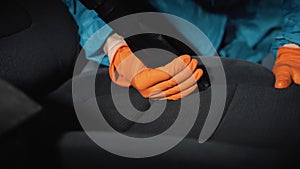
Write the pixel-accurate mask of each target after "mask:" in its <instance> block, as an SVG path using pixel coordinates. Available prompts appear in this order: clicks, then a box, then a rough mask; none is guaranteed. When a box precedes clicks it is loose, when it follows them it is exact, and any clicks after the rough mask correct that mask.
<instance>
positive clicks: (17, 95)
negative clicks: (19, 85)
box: [0, 79, 41, 137]
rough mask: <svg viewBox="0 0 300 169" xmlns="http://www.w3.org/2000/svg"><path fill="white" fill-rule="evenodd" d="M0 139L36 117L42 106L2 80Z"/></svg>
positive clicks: (0, 91) (0, 90)
mask: <svg viewBox="0 0 300 169" xmlns="http://www.w3.org/2000/svg"><path fill="white" fill-rule="evenodd" d="M0 93H1V95H0V108H1V109H0V137H1V136H2V135H3V134H5V133H7V132H9V131H11V130H13V129H14V128H16V127H18V126H19V125H20V124H21V123H24V121H26V120H28V119H30V118H31V117H33V116H34V115H36V114H37V113H38V112H39V111H40V110H41V106H40V105H38V104H37V103H36V102H34V101H33V100H31V99H30V98H29V97H28V96H26V95H25V94H24V93H23V92H21V91H19V90H18V89H16V88H15V87H13V86H12V85H11V84H9V83H7V82H5V81H3V80H1V79H0Z"/></svg>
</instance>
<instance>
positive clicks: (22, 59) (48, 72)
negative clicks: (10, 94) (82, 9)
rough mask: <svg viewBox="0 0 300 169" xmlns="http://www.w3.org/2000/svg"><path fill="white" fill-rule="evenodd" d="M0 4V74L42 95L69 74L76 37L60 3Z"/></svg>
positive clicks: (47, 0) (19, 1)
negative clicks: (0, 24) (0, 22)
mask: <svg viewBox="0 0 300 169" xmlns="http://www.w3.org/2000/svg"><path fill="white" fill-rule="evenodd" d="M0 6H1V9H2V8H7V9H6V10H3V11H2V12H1V18H3V20H1V21H2V22H3V23H2V26H1V29H0V30H1V38H0V67H1V69H0V77H1V78H3V79H5V80H7V81H9V82H11V83H12V84H14V85H16V86H17V87H18V88H21V89H22V90H24V91H25V92H26V93H28V94H29V95H31V96H41V95H45V94H46V93H48V92H50V91H52V90H53V89H55V88H56V87H58V86H59V85H60V84H62V83H63V82H64V81H66V80H67V79H68V78H69V77H71V72H72V67H73V64H74V60H75V58H76V55H77V53H78V48H79V43H78V40H79V38H78V34H77V26H76V23H75V22H74V20H73V18H72V16H71V15H70V14H69V12H68V10H67V8H66V7H65V6H64V4H63V3H62V2H61V1H60V0H43V1H39V0H13V1H3V2H1V3H0ZM7 20H9V22H8V21H7ZM5 21H7V22H5ZM2 31H3V32H2Z"/></svg>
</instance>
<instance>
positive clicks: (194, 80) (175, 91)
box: [150, 69, 203, 98]
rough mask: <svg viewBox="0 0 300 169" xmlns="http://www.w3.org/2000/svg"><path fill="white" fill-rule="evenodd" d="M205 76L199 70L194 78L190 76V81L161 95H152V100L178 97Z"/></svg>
mask: <svg viewBox="0 0 300 169" xmlns="http://www.w3.org/2000/svg"><path fill="white" fill-rule="evenodd" d="M202 75H203V71H202V69H197V70H196V71H195V72H194V73H193V75H192V76H190V77H189V78H188V79H186V80H185V81H183V82H182V83H180V84H178V85H176V86H174V87H172V88H169V89H167V90H165V91H162V90H161V91H162V92H159V93H154V94H153V93H151V94H152V95H150V98H163V97H170V96H172V95H176V94H179V93H181V92H182V91H184V90H186V89H188V88H190V87H191V86H193V85H195V84H196V83H197V81H198V80H199V79H200V78H201V76H202Z"/></svg>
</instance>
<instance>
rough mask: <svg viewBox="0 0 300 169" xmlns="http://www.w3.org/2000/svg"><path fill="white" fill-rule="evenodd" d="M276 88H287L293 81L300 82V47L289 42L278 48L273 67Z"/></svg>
mask: <svg viewBox="0 0 300 169" xmlns="http://www.w3.org/2000/svg"><path fill="white" fill-rule="evenodd" d="M273 73H274V75H275V78H276V82H275V88H287V87H289V86H290V85H291V83H292V82H294V83H296V84H300V47H299V46H298V45H295V44H287V45H284V46H282V47H280V48H279V49H278V53H277V58H276V62H275V65H274V67H273Z"/></svg>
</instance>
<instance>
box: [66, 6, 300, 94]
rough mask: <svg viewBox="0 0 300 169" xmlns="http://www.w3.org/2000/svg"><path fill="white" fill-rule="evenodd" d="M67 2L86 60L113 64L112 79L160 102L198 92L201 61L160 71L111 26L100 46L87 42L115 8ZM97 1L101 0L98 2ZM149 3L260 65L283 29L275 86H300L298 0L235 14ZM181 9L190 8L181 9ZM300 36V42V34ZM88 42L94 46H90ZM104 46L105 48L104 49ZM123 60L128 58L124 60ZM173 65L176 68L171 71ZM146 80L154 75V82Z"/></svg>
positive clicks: (230, 53) (225, 51) (182, 61)
mask: <svg viewBox="0 0 300 169" xmlns="http://www.w3.org/2000/svg"><path fill="white" fill-rule="evenodd" d="M63 1H64V3H65V4H66V5H67V6H68V8H69V11H70V12H71V13H72V15H73V17H74V18H75V20H76V22H77V24H78V26H79V34H80V36H81V41H80V44H81V46H83V48H84V50H85V52H86V55H87V58H88V59H89V60H93V61H96V62H98V63H100V64H103V65H106V66H109V67H110V68H109V70H110V77H111V79H112V81H113V82H115V83H116V84H118V85H120V86H125V87H129V86H133V87H135V88H136V89H137V90H138V91H139V92H140V93H141V94H142V96H144V97H146V98H153V99H159V100H162V99H169V100H177V99H180V98H182V97H184V96H186V95H188V94H190V93H191V92H193V91H194V90H195V88H196V81H198V80H199V79H200V78H201V76H202V75H203V70H201V69H200V68H196V67H195V65H197V63H196V62H197V61H196V60H194V59H191V58H190V57H189V56H187V55H185V56H180V57H178V58H176V59H174V60H173V61H172V62H170V63H169V64H167V65H166V66H163V67H160V68H155V69H150V68H147V67H146V66H145V65H144V64H143V63H142V62H141V61H140V60H139V59H138V58H137V57H135V56H134V55H133V53H132V52H131V50H130V48H129V47H128V45H127V44H126V42H125V41H124V39H123V38H122V37H121V36H119V35H117V34H113V33H112V32H113V30H112V29H110V28H107V30H105V31H103V32H104V33H103V34H101V35H98V36H99V41H98V42H99V44H100V47H99V45H98V44H97V45H93V44H92V45H85V44H86V43H87V41H88V39H89V38H90V37H91V36H92V34H94V33H95V32H96V31H97V30H98V29H100V28H101V27H103V26H104V25H105V24H106V22H108V21H109V20H108V21H106V22H105V21H104V20H106V18H105V17H107V16H109V12H110V11H109V10H105V9H104V8H103V7H101V5H100V7H99V4H97V3H94V4H93V1H89V2H88V3H87V1H84V0H82V2H83V3H85V4H84V5H83V4H82V3H81V2H79V1H78V2H76V0H63ZM94 2H97V0H96V1H94ZM99 2H100V1H99ZM107 2H108V1H106V2H105V1H101V3H104V5H103V4H102V6H106V7H107V6H109V5H105V3H107ZM109 2H114V1H109ZM149 2H150V4H152V5H153V6H154V7H155V8H156V9H158V10H159V11H162V12H167V13H171V14H175V15H177V16H179V17H182V18H184V19H187V20H188V21H190V22H192V23H193V24H195V25H196V26H198V27H199V28H200V29H201V30H202V31H203V32H204V33H205V34H206V35H207V36H208V38H209V39H210V40H211V41H212V43H213V45H214V46H215V47H216V48H217V49H218V51H219V53H220V54H221V56H223V57H231V58H236V59H243V60H247V61H251V62H256V63H260V62H261V61H262V59H263V58H264V57H265V56H266V55H267V54H268V52H269V48H270V46H271V42H272V40H271V39H274V37H275V35H276V34H279V33H280V32H281V35H282V36H279V37H277V38H275V40H274V43H273V47H272V52H273V54H274V56H277V57H276V62H275V65H274V68H273V73H274V75H275V77H276V82H275V85H274V86H275V88H286V87H288V86H289V85H290V84H291V83H292V82H294V83H296V84H300V83H299V81H300V80H299V79H300V70H299V66H300V64H299V63H300V59H298V58H297V57H298V55H299V52H298V50H300V49H298V46H297V44H299V43H298V42H299V41H295V40H294V39H297V36H298V35H297V34H298V32H297V31H299V30H300V29H299V30H295V29H297V28H299V27H298V23H299V22H297V14H298V10H297V9H300V3H299V2H297V1H284V2H282V1H281V0H277V1H275V2H274V3H272V4H269V3H268V2H267V1H259V2H256V1H251V0H249V1H243V2H244V6H245V9H246V10H244V11H241V10H237V12H234V13H228V11H226V10H229V9H225V12H224V11H222V12H221V13H212V12H210V11H207V10H205V9H204V8H203V7H201V6H200V5H199V4H198V1H193V0H190V1H187V2H186V1H183V0H175V1H156V0H149ZM208 2H212V1H208ZM213 2H214V3H212V5H211V7H210V8H211V9H214V7H216V9H218V2H219V1H213ZM237 2H238V1H235V0H233V1H230V3H229V4H238V3H237ZM101 3H100V4H101ZM282 3H283V4H284V5H283V7H282V9H283V10H282V11H283V14H282V15H281V13H280V12H277V11H278V10H280V6H281V5H282ZM107 4H108V3H107ZM111 4H114V3H111ZM270 5H271V6H270ZM219 6H222V5H219ZM87 8H89V9H95V10H89V9H87ZM96 8H97V9H96ZM101 8H102V9H101ZM179 8H180V10H179ZM182 8H186V9H187V10H182ZM103 9H104V10H103ZM242 9H244V8H242ZM231 11H232V10H231ZM226 12H227V13H226ZM102 13H105V14H103V15H102V16H105V17H101V14H102ZM120 13H121V11H120ZM195 14H196V15H197V16H195ZM98 15H99V16H100V17H99V16H98ZM282 16H283V17H284V20H283V23H281V18H282ZM199 18H201V19H199ZM266 20H267V22H266ZM208 23H209V24H208ZM280 25H282V28H281V30H279V29H277V28H278V27H280ZM174 26H175V27H176V28H177V29H178V30H179V31H180V32H181V33H182V34H183V35H184V36H185V37H186V38H187V39H188V40H190V41H191V42H194V41H195V39H193V36H192V35H189V31H186V30H184V27H182V26H181V25H174ZM230 34H233V35H230ZM292 39H293V40H292ZM298 39H299V40H300V38H298ZM84 46H89V47H88V48H85V47H84ZM200 48H201V47H200ZM202 48H205V47H202ZM99 49H100V51H101V52H99ZM102 49H103V50H102ZM277 50H278V53H277ZM207 55H210V54H207ZM129 56H130V57H129ZM124 60H127V62H126V63H125V62H124V64H121V62H123V61H124ZM128 65H130V66H128ZM132 65H135V66H132ZM177 66H178V67H177ZM117 67H118V68H117ZM173 67H176V68H177V69H172V68H173ZM128 68H130V69H128ZM187 68H189V69H187ZM171 70H172V71H171ZM182 70H189V71H182ZM162 72H165V73H162ZM191 75H193V76H191ZM146 79H152V81H149V80H146ZM160 91H162V92H160Z"/></svg>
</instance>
